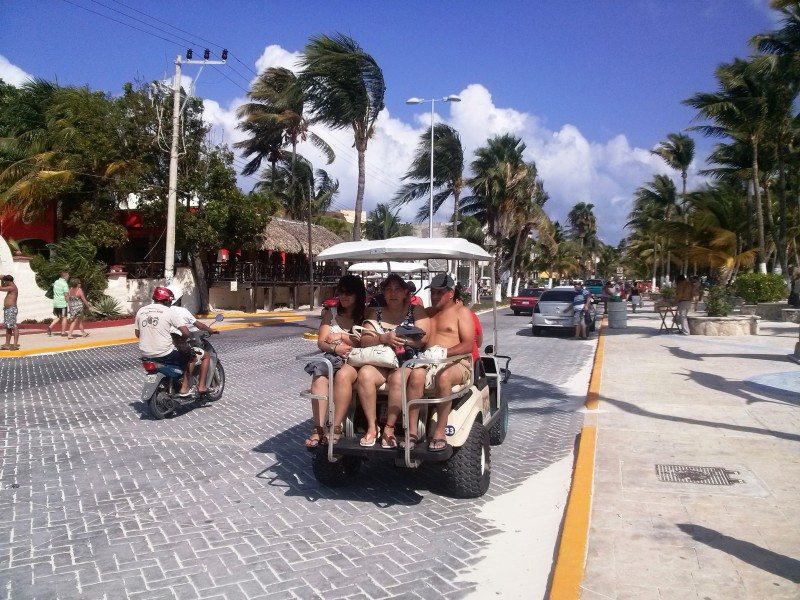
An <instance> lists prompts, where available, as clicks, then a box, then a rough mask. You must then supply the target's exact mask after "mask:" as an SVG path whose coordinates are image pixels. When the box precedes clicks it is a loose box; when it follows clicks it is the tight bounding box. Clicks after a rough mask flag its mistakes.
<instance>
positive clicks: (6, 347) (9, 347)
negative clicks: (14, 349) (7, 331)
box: [0, 344, 11, 350]
mask: <svg viewBox="0 0 800 600" xmlns="http://www.w3.org/2000/svg"><path fill="white" fill-rule="evenodd" d="M0 350H11V346H8V345H6V344H3V345H2V346H0Z"/></svg>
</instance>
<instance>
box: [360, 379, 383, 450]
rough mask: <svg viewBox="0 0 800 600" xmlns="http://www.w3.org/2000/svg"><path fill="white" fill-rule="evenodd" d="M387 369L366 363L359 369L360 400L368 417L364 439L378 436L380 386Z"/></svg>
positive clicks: (367, 439)
mask: <svg viewBox="0 0 800 600" xmlns="http://www.w3.org/2000/svg"><path fill="white" fill-rule="evenodd" d="M386 371H387V369H377V368H376V367H373V366H372V365H364V366H363V367H361V368H360V369H359V370H358V383H357V385H358V400H359V402H360V403H361V408H362V409H363V410H364V416H365V417H366V419H367V433H366V435H365V436H364V437H363V438H361V439H362V441H369V439H375V438H377V437H378V423H377V420H378V417H377V402H378V388H379V387H380V386H381V385H383V384H384V383H385V382H386Z"/></svg>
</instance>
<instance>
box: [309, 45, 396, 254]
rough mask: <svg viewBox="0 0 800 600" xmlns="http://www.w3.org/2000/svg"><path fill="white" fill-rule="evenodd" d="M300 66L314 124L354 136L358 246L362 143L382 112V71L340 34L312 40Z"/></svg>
mask: <svg viewBox="0 0 800 600" xmlns="http://www.w3.org/2000/svg"><path fill="white" fill-rule="evenodd" d="M300 62H301V65H302V67H303V71H302V73H301V75H300V80H301V82H302V85H303V89H304V90H305V92H306V94H307V97H308V101H309V105H310V106H311V109H312V111H313V115H314V119H315V120H317V121H321V122H323V123H326V124H327V125H329V126H330V127H332V128H334V129H348V128H350V129H352V130H353V141H354V145H355V148H356V152H357V153H358V189H357V191H356V201H355V221H354V223H353V239H354V240H359V239H361V210H362V208H363V206H364V185H365V181H366V175H365V173H366V162H365V154H366V151H367V143H368V142H369V140H370V138H372V136H373V135H374V134H375V124H376V122H377V119H378V115H379V114H380V112H381V111H382V110H383V108H384V103H383V97H384V94H385V93H386V84H385V83H384V80H383V71H381V68H380V67H379V66H378V63H377V62H376V61H375V59H374V58H373V57H372V56H370V55H369V54H367V53H366V52H364V50H362V49H361V47H360V46H359V45H358V43H356V41H355V40H353V39H352V38H350V37H348V36H346V35H343V34H336V35H335V36H333V37H328V36H326V35H321V36H318V37H313V38H311V40H310V41H309V43H308V45H306V47H305V51H304V53H303V57H302V59H301V61H300Z"/></svg>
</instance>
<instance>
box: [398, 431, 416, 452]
mask: <svg viewBox="0 0 800 600" xmlns="http://www.w3.org/2000/svg"><path fill="white" fill-rule="evenodd" d="M408 442H409V443H408V445H409V446H411V449H412V450H413V449H414V446H416V445H417V444H418V443H419V437H417V434H415V433H409V434H408ZM400 447H401V448H403V449H405V447H406V441H405V440H404V439H403V440H400Z"/></svg>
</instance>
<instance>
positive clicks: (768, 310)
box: [756, 300, 791, 321]
mask: <svg viewBox="0 0 800 600" xmlns="http://www.w3.org/2000/svg"><path fill="white" fill-rule="evenodd" d="M784 308H791V307H790V306H789V303H788V302H786V301H785V300H784V301H783V302H759V303H758V307H757V308H756V314H757V315H758V316H759V317H761V318H762V319H764V320H765V321H780V320H781V311H782V310H783V309H784Z"/></svg>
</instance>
